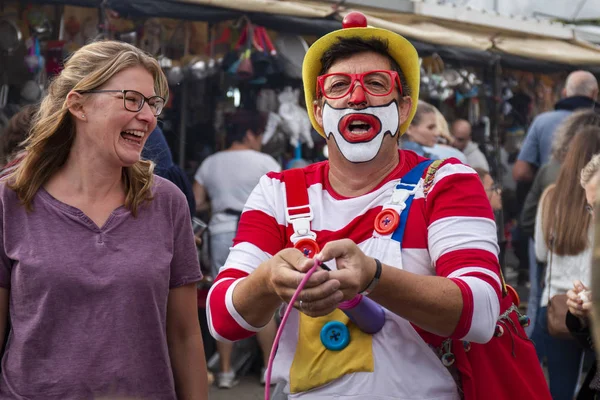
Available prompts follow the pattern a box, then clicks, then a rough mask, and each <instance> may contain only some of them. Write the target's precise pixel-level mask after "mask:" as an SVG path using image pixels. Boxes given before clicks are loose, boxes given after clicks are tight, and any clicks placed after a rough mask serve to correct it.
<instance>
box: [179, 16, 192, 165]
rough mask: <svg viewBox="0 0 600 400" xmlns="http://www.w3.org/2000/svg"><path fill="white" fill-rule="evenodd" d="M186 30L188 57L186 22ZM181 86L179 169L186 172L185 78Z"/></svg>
mask: <svg viewBox="0 0 600 400" xmlns="http://www.w3.org/2000/svg"><path fill="white" fill-rule="evenodd" d="M184 30H185V43H184V46H183V49H184V50H183V54H184V55H186V56H187V55H188V54H189V52H190V38H191V31H190V27H189V25H188V24H187V23H186V22H184ZM182 68H183V66H182ZM180 85H181V101H180V102H179V167H180V168H181V169H182V170H184V171H185V137H186V127H187V102H188V94H189V89H188V86H189V85H187V83H186V82H185V78H184V81H183V82H182V83H181V84H180Z"/></svg>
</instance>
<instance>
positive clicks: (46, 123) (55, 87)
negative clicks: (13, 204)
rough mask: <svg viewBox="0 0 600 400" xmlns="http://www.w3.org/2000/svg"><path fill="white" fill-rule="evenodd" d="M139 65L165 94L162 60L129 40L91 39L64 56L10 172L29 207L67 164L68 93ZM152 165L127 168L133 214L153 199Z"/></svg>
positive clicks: (127, 190) (128, 202)
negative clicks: (19, 159)
mask: <svg viewBox="0 0 600 400" xmlns="http://www.w3.org/2000/svg"><path fill="white" fill-rule="evenodd" d="M138 66H141V67H143V68H145V69H146V70H148V72H150V73H151V74H152V76H153V77H154V89H155V92H156V94H157V95H159V96H162V97H164V98H167V96H168V93H169V87H168V84H167V79H166V77H165V75H164V73H163V72H162V70H161V68H160V66H159V65H158V62H157V61H156V60H155V59H154V58H152V57H151V56H150V55H148V54H146V53H144V52H143V51H142V50H140V49H138V48H137V47H134V46H132V45H130V44H127V43H123V42H117V41H110V40H109V41H100V42H95V43H91V44H88V45H86V46H84V47H82V48H81V49H79V50H77V51H76V52H75V53H73V55H72V56H71V57H70V58H69V59H68V60H67V61H66V63H65V66H64V69H63V71H62V72H61V73H60V75H59V76H58V77H56V78H55V79H54V80H53V81H52V82H51V83H50V86H49V87H48V94H47V96H46V97H45V98H44V100H43V101H42V103H41V105H40V110H39V112H38V114H37V116H36V118H35V120H34V124H33V127H32V128H31V134H30V136H29V137H28V138H27V140H26V141H25V149H26V150H27V155H26V156H25V158H24V159H23V161H22V162H21V163H20V165H19V167H18V168H17V169H16V171H15V172H14V173H13V174H12V175H11V176H10V182H9V186H10V187H11V188H12V189H13V190H14V191H15V192H16V193H17V196H18V198H19V200H20V201H21V203H22V204H23V205H24V206H25V207H26V208H27V209H28V210H31V209H32V202H33V199H34V197H35V195H36V193H37V191H38V190H39V189H40V187H42V186H43V185H44V184H45V183H46V182H47V181H48V180H49V179H50V177H51V176H52V175H54V174H55V173H56V172H57V171H58V170H59V169H60V167H61V166H63V165H64V163H65V162H66V161H67V158H68V156H69V153H70V151H71V147H72V145H73V141H74V138H75V124H74V122H73V120H72V117H71V115H70V113H69V109H68V106H67V96H68V95H69V93H70V92H72V91H84V90H92V89H96V88H98V87H99V86H101V85H103V84H104V83H106V82H107V81H108V80H110V79H111V78H112V77H113V76H114V75H116V74H117V73H119V72H121V71H123V70H125V69H127V68H131V67H138ZM153 170H154V164H153V163H152V162H150V161H145V160H140V161H138V162H136V163H135V164H134V165H132V166H130V167H125V168H123V182H124V184H125V195H126V197H125V207H127V208H128V209H129V210H130V211H131V212H132V214H133V215H134V216H135V215H137V210H138V208H139V206H140V205H141V204H142V203H143V202H144V201H150V200H152V191H151V190H152V182H153V179H152V172H153Z"/></svg>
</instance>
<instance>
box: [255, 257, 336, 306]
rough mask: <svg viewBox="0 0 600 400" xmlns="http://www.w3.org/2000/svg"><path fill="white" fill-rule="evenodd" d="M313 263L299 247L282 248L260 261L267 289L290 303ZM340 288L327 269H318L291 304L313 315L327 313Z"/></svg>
mask: <svg viewBox="0 0 600 400" xmlns="http://www.w3.org/2000/svg"><path fill="white" fill-rule="evenodd" d="M314 262H315V261H314V260H313V259H310V258H306V257H305V256H304V254H303V253H302V252H301V251H300V250H298V249H295V248H291V249H284V250H281V251H280V252H278V253H277V254H275V256H273V257H272V258H271V259H270V260H269V261H268V262H267V263H265V264H263V265H264V267H263V268H264V269H265V272H266V276H267V279H266V281H267V282H266V283H267V285H268V286H269V289H270V291H271V292H272V293H273V294H275V295H277V296H278V297H279V298H280V299H281V300H283V301H284V302H286V303H289V302H290V300H291V298H292V296H293V295H294V292H295V291H296V289H297V288H298V286H299V285H300V282H301V281H302V279H303V278H304V277H305V276H306V272H308V270H309V269H311V268H312V266H313V265H314ZM339 288H340V282H339V281H337V280H332V279H331V278H330V272H329V271H325V270H322V269H320V268H319V269H317V270H316V271H315V272H314V273H313V274H312V276H311V277H310V278H309V280H308V281H307V282H306V285H305V286H304V289H303V290H302V291H301V292H300V294H299V296H298V298H297V301H296V303H295V304H294V307H296V308H298V309H299V310H300V311H302V312H303V313H305V314H307V315H310V316H312V317H317V316H321V315H327V314H329V313H331V312H332V311H333V310H335V309H336V308H337V306H338V304H339V303H340V301H342V297H343V295H342V292H341V291H340V290H339ZM301 301H302V303H300V302H301Z"/></svg>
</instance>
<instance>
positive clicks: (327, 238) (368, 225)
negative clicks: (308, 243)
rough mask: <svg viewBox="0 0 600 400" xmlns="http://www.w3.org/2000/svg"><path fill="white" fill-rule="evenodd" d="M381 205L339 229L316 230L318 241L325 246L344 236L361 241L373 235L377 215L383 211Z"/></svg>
mask: <svg viewBox="0 0 600 400" xmlns="http://www.w3.org/2000/svg"><path fill="white" fill-rule="evenodd" d="M381 208H382V207H381V206H378V207H375V208H372V209H370V210H369V211H367V212H366V213H365V214H364V215H361V216H358V217H356V218H354V219H353V220H352V221H350V223H349V224H348V225H346V226H345V227H343V228H342V229H340V230H337V231H328V230H322V231H315V232H316V233H317V243H318V244H319V247H321V248H323V246H325V245H326V244H327V243H328V242H331V241H333V240H338V239H342V238H348V239H351V240H352V241H353V242H354V243H361V242H364V241H365V240H367V239H368V238H370V237H371V236H373V229H374V224H375V217H376V216H377V214H379V211H381Z"/></svg>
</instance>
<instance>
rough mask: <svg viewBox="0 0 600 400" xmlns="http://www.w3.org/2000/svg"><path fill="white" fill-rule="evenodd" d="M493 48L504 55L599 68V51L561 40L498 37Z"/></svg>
mask: <svg viewBox="0 0 600 400" xmlns="http://www.w3.org/2000/svg"><path fill="white" fill-rule="evenodd" d="M494 47H495V48H496V49H498V50H500V51H502V52H504V53H508V54H514V55H518V56H522V57H529V58H533V59H537V60H543V61H553V62H558V63H562V64H571V65H579V66H586V65H592V66H600V50H598V49H594V48H592V47H591V46H582V45H580V44H578V43H571V42H568V41H563V40H552V39H542V38H520V37H510V36H503V35H501V36H498V37H495V38H494Z"/></svg>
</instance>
